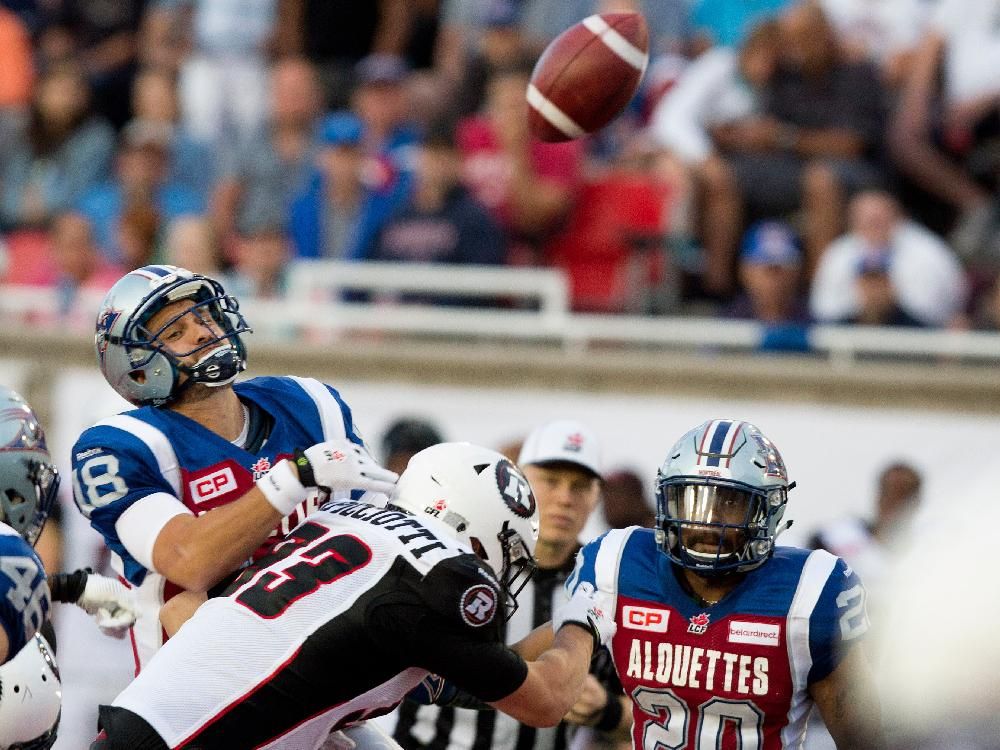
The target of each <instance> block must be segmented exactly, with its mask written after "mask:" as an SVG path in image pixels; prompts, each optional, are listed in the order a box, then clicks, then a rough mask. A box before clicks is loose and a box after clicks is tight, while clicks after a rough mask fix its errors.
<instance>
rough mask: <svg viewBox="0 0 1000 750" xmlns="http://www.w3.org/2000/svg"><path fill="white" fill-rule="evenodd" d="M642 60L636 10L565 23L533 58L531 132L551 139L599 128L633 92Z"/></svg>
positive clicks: (644, 47) (645, 47)
mask: <svg viewBox="0 0 1000 750" xmlns="http://www.w3.org/2000/svg"><path fill="white" fill-rule="evenodd" d="M648 62H649V32H648V30H647V28H646V19H645V18H643V17H642V15H641V14H639V13H601V14H599V15H593V16H588V17H587V18H585V19H583V20H582V21H580V23H578V24H576V25H575V26H571V27H570V28H568V29H566V31H564V32H563V33H562V34H560V35H559V36H557V37H556V38H555V39H553V40H552V42H551V43H550V44H549V46H548V47H546V48H545V51H544V52H543V53H542V56H541V57H539V58H538V62H537V63H535V69H534V71H532V74H531V82H530V83H529V84H528V93H527V97H528V121H529V127H530V128H531V132H532V133H533V134H534V135H535V136H536V137H537V138H539V139H541V140H543V141H549V142H557V141H568V140H572V139H573V138H579V137H580V136H582V135H585V134H587V133H593V132H594V131H595V130H599V129H600V128H602V127H604V126H605V125H607V124H608V123H609V122H611V120H613V119H614V118H615V117H616V116H617V115H618V114H619V113H620V112H621V111H622V110H623V109H624V108H625V105H626V104H628V103H629V101H630V100H631V99H632V97H633V96H634V95H635V92H636V89H638V88H639V82H640V81H641V80H642V74H643V73H644V72H645V70H646V64H647V63H648Z"/></svg>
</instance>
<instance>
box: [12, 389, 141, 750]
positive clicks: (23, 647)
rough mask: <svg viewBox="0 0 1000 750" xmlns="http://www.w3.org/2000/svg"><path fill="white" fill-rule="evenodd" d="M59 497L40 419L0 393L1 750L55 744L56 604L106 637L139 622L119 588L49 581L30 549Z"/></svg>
mask: <svg viewBox="0 0 1000 750" xmlns="http://www.w3.org/2000/svg"><path fill="white" fill-rule="evenodd" d="M58 489H59V473H58V472H57V471H56V468H55V466H54V465H53V463H52V459H51V457H50V455H49V452H48V448H47V447H46V444H45V433H44V432H43V431H42V428H41V425H40V424H39V422H38V418H37V417H36V416H35V412H34V411H33V410H32V408H31V407H30V406H29V405H28V403H27V402H26V401H25V400H24V399H23V398H21V396H19V395H18V394H17V393H15V392H14V391H11V390H10V389H8V388H3V387H0V748H30V749H31V750H44V749H45V748H48V747H51V746H52V743H54V742H55V739H56V731H57V729H58V723H59V712H60V707H61V696H60V683H59V671H58V669H56V666H55V660H54V658H53V654H52V651H53V648H52V647H53V645H54V644H55V638H54V633H53V631H52V628H51V625H50V624H49V623H48V615H49V609H50V606H51V602H53V601H61V602H70V603H75V604H78V605H79V606H80V607H82V608H83V609H84V610H86V611H87V612H88V613H89V614H92V615H94V616H95V617H96V618H97V622H98V624H99V625H100V626H101V628H102V630H111V631H114V630H116V629H120V628H121V627H125V626H128V625H129V624H130V623H131V622H132V621H133V620H134V612H133V610H132V608H131V601H130V600H131V595H130V593H129V592H128V591H127V590H126V589H125V588H124V587H123V586H122V585H121V584H120V583H118V581H115V580H113V579H110V578H106V577H105V576H101V575H97V574H94V573H90V572H88V571H84V570H78V571H76V572H75V573H68V574H67V573H57V574H55V575H52V576H50V577H49V578H48V579H46V575H45V571H44V569H43V568H42V563H41V560H40V559H39V558H38V556H37V555H36V554H35V551H34V548H33V546H34V544H35V542H36V541H37V540H38V536H39V535H40V534H41V532H42V528H43V526H44V525H45V521H46V519H47V518H48V516H49V513H50V511H51V509H52V507H53V505H54V503H55V502H56V495H57V492H58ZM43 634H44V635H43Z"/></svg>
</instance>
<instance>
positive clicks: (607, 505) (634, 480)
mask: <svg viewBox="0 0 1000 750" xmlns="http://www.w3.org/2000/svg"><path fill="white" fill-rule="evenodd" d="M601 510H602V511H603V513H604V521H605V523H607V525H608V528H611V529H627V528H628V527H629V526H642V527H644V528H649V527H651V526H652V525H653V521H654V519H655V514H654V513H653V505H652V503H651V502H650V500H649V498H648V497H647V496H646V484H645V482H643V481H642V477H640V476H639V475H638V474H637V473H636V472H635V471H633V470H632V469H619V470H618V471H613V472H611V473H609V474H607V475H606V476H605V477H604V484H603V487H602V491H601Z"/></svg>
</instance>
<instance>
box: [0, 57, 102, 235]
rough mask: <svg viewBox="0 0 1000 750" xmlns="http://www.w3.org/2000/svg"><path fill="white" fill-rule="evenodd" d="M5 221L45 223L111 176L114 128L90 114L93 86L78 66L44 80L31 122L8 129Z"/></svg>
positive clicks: (1, 182)
mask: <svg viewBox="0 0 1000 750" xmlns="http://www.w3.org/2000/svg"><path fill="white" fill-rule="evenodd" d="M4 131H5V135H7V136H8V137H10V141H9V142H7V143H5V144H3V146H2V153H3V160H2V163H0V186H2V188H0V190H2V192H0V219H2V223H3V224H4V225H6V226H7V227H19V226H32V225H39V224H44V223H45V222H47V221H49V220H50V219H51V218H52V217H53V216H55V215H56V214H57V213H59V212H61V211H63V210H65V209H67V208H69V207H70V206H72V205H73V204H74V203H75V202H76V201H77V200H79V198H80V196H81V195H83V194H84V193H85V192H86V191H87V190H89V189H90V188H91V187H93V186H94V185H96V184H99V183H100V182H102V181H103V180H106V179H107V177H108V171H109V168H110V165H111V156H112V154H113V153H114V147H115V139H114V131H112V129H111V127H110V125H108V124H107V122H105V121H104V120H102V119H101V118H99V117H96V116H93V115H91V114H90V112H89V106H88V103H87V84H86V81H85V80H84V78H83V76H82V75H81V74H80V73H79V71H77V70H76V69H74V68H61V69H57V70H53V71H51V72H49V73H48V74H47V75H46V76H44V77H43V78H42V80H41V81H40V82H39V83H38V86H37V89H36V91H35V97H34V101H33V102H32V105H31V110H30V112H29V114H28V117H27V119H26V121H23V122H17V121H15V120H10V122H9V127H5V128H4Z"/></svg>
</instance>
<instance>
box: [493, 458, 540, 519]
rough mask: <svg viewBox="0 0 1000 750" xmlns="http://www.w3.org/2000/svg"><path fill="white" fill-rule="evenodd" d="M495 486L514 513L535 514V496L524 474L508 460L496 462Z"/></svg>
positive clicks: (521, 515)
mask: <svg viewBox="0 0 1000 750" xmlns="http://www.w3.org/2000/svg"><path fill="white" fill-rule="evenodd" d="M497 488H498V489H499V490H500V494H501V496H503V500H504V502H505V503H507V507H508V508H510V509H511V510H512V511H513V512H514V514H515V515H518V516H520V517H521V518H531V517H532V516H533V515H534V514H535V496H534V495H533V494H532V492H531V485H530V484H528V480H527V479H525V478H524V475H523V474H521V472H520V471H518V470H517V467H515V466H514V464H512V463H511V462H510V461H508V460H506V459H504V460H503V461H500V462H499V463H498V464H497Z"/></svg>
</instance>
